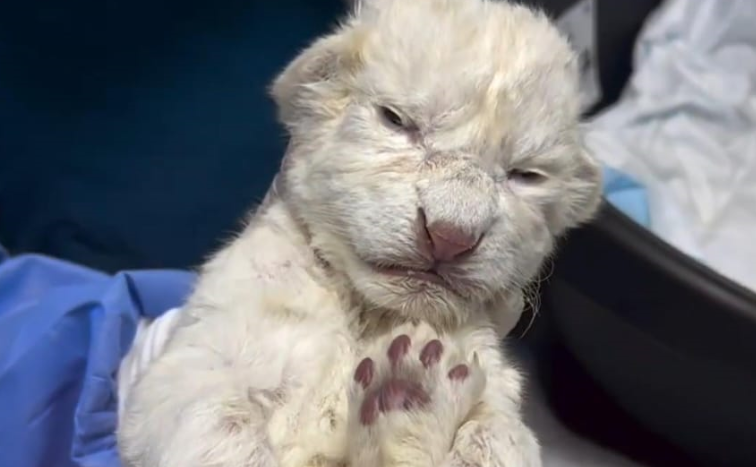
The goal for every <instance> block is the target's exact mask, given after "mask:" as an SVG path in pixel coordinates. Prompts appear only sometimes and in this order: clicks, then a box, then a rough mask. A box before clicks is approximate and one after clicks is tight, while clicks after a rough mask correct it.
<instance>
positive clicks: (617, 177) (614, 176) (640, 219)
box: [604, 167, 651, 227]
mask: <svg viewBox="0 0 756 467" xmlns="http://www.w3.org/2000/svg"><path fill="white" fill-rule="evenodd" d="M604 198H605V199H606V200H607V201H608V202H610V203H611V204H612V205H613V206H614V207H616V208H617V209H619V210H620V211H622V212H623V213H624V214H625V215H626V216H628V217H630V218H631V219H633V220H634V221H635V222H637V223H638V224H640V225H642V226H644V227H650V225H651V219H650V215H649V209H648V196H647V192H646V188H645V187H644V186H643V185H641V184H640V183H638V182H637V181H636V180H635V179H634V178H632V177H630V176H629V175H626V174H624V173H622V172H620V171H618V170H615V169H612V168H611V167H604Z"/></svg>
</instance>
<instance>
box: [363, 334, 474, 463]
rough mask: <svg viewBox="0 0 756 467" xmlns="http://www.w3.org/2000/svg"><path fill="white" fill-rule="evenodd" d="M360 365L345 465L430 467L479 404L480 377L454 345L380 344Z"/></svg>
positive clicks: (397, 340)
mask: <svg viewBox="0 0 756 467" xmlns="http://www.w3.org/2000/svg"><path fill="white" fill-rule="evenodd" d="M369 355H371V356H369V357H365V358H364V359H363V360H362V361H361V362H360V363H359V365H358V366H357V369H356V370H355V373H354V385H353V388H352V391H351V394H350V431H349V433H350V464H351V465H353V466H360V467H373V466H375V467H398V466H412V467H425V466H427V467H434V466H437V465H441V463H442V462H443V461H444V460H445V459H446V458H447V457H448V453H449V451H450V449H451V447H452V443H453V441H454V436H455V433H456V431H457V429H458V428H459V427H460V425H461V424H462V423H463V422H464V420H465V419H466V417H467V416H468V414H469V413H470V411H471V410H472V408H473V407H474V406H475V404H476V403H477V402H478V400H479V399H480V395H481V393H482V392H483V389H484V387H485V378H484V376H483V372H482V371H481V370H480V368H479V366H478V363H477V359H476V358H475V357H474V358H473V359H472V361H466V360H465V359H464V355H463V354H462V352H460V350H459V349H458V348H457V347H455V346H454V345H453V344H452V343H451V341H443V340H440V339H437V338H430V339H422V338H420V339H418V338H414V339H413V338H410V337H409V336H408V335H406V334H402V335H399V336H397V337H394V338H393V339H391V340H388V341H384V342H379V343H377V344H376V345H375V346H374V351H373V352H370V353H369Z"/></svg>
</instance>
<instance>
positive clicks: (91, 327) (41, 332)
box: [0, 248, 194, 467]
mask: <svg viewBox="0 0 756 467" xmlns="http://www.w3.org/2000/svg"><path fill="white" fill-rule="evenodd" d="M0 260H2V248H0ZM193 279H194V276H193V275H192V274H190V273H188V272H182V271H170V270H164V271H159V270H155V271H135V272H123V273H119V274H116V275H114V276H110V275H106V274H103V273H100V272H97V271H94V270H91V269H87V268H84V267H80V266H77V265H73V264H70V263H66V262H63V261H58V260H54V259H50V258H47V257H42V256H36V255H28V256H19V257H15V258H10V259H6V260H4V261H2V262H0V466H8V467H10V466H13V467H68V466H87V467H119V466H120V463H119V461H118V456H117V452H116V443H115V436H114V430H115V428H116V410H117V401H116V394H117V392H116V387H117V386H116V382H115V376H116V371H117V368H118V364H119V362H120V360H121V358H122V357H123V356H124V355H125V353H126V351H127V350H128V348H129V347H130V346H131V343H132V340H133V338H134V334H135V331H136V324H137V321H138V319H139V318H140V317H143V316H157V315H159V314H161V313H163V312H164V311H166V310H168V309H169V308H171V307H174V306H176V305H178V304H180V303H181V302H182V301H183V300H184V299H185V297H186V295H187V293H188V291H189V290H190V287H191V284H192V282H193Z"/></svg>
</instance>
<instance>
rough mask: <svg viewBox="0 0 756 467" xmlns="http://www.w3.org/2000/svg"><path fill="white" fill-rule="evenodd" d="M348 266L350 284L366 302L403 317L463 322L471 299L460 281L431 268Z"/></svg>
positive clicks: (359, 263) (446, 322) (433, 321)
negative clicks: (466, 295)
mask: <svg viewBox="0 0 756 467" xmlns="http://www.w3.org/2000/svg"><path fill="white" fill-rule="evenodd" d="M349 269H350V271H349V273H348V275H349V277H350V280H351V282H352V286H353V287H354V289H355V291H356V292H357V293H358V294H360V295H361V296H362V297H363V298H364V299H365V301H366V302H368V303H369V304H370V305H372V306H373V307H375V308H381V309H388V310H391V311H394V312H396V313H397V314H399V315H401V316H402V317H403V318H407V319H419V320H423V321H427V322H429V323H432V324H437V325H439V326H448V325H452V324H454V323H459V322H461V321H463V320H464V319H465V317H466V316H467V313H468V310H469V309H470V308H471V303H472V302H473V300H471V299H469V298H466V297H465V296H464V295H463V291H464V289H463V288H462V287H461V286H460V284H458V283H456V282H455V281H454V280H453V279H451V278H449V277H445V276H443V275H441V274H439V273H438V272H435V271H432V270H422V269H412V268H407V267H402V266H389V265H375V264H371V263H367V262H362V261H360V262H355V263H353V264H352V267H351V268H349ZM368 308H370V307H368Z"/></svg>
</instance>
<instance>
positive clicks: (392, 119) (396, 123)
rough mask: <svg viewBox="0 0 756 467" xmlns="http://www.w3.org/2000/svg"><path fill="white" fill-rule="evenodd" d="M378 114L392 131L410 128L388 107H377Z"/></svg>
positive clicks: (409, 125) (408, 124)
mask: <svg viewBox="0 0 756 467" xmlns="http://www.w3.org/2000/svg"><path fill="white" fill-rule="evenodd" d="M378 113H379V114H380V116H381V119H382V120H383V122H384V123H385V124H386V125H388V126H390V127H392V128H394V129H397V130H407V129H410V128H411V124H410V123H409V122H407V121H406V120H405V119H404V118H402V116H401V115H399V113H398V112H397V111H396V110H394V109H392V108H390V107H385V106H380V107H378Z"/></svg>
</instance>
